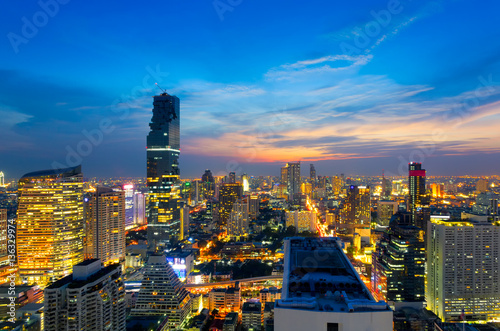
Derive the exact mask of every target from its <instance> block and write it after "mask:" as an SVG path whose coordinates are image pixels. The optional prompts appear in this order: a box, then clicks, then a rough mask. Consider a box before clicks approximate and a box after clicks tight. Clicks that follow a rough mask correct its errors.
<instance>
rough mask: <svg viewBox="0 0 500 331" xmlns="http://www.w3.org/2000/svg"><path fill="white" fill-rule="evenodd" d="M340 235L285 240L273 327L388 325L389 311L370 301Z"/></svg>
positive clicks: (375, 328) (371, 328)
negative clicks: (280, 289)
mask: <svg viewBox="0 0 500 331" xmlns="http://www.w3.org/2000/svg"><path fill="white" fill-rule="evenodd" d="M341 246H342V242H341V240H340V238H288V239H285V243H284V248H285V256H284V259H285V264H284V273H283V288H282V294H281V299H280V300H276V303H275V307H274V330H276V331H285V330H287V331H288V330H327V331H329V330H342V331H351V330H352V331H359V330H366V331H379V330H392V310H391V309H390V308H389V306H388V305H387V304H386V303H385V302H382V301H380V302H377V301H375V300H374V298H373V297H372V295H371V294H370V291H369V290H368V289H367V288H366V286H365V284H364V283H363V281H362V280H361V279H360V277H359V275H358V273H357V271H356V270H355V269H354V267H353V266H352V265H351V263H350V262H349V259H348V258H347V256H346V255H345V254H344V252H343V251H342V248H341Z"/></svg>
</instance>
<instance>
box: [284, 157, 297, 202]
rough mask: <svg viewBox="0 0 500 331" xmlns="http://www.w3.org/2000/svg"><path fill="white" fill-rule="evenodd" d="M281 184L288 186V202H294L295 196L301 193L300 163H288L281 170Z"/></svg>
mask: <svg viewBox="0 0 500 331" xmlns="http://www.w3.org/2000/svg"><path fill="white" fill-rule="evenodd" d="M281 184H285V185H286V190H287V195H288V200H290V201H291V200H293V195H294V194H296V193H300V162H288V163H287V164H286V166H284V167H283V168H281Z"/></svg>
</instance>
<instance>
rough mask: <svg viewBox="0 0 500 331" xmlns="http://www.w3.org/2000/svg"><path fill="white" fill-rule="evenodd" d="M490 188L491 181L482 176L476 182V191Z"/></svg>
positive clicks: (479, 191) (482, 191)
mask: <svg viewBox="0 0 500 331" xmlns="http://www.w3.org/2000/svg"><path fill="white" fill-rule="evenodd" d="M488 190H489V183H488V180H487V179H484V178H481V179H479V180H478V181H477V182H476V192H477V193H478V194H479V193H484V192H486V191H488Z"/></svg>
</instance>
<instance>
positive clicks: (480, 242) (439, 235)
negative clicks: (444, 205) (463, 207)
mask: <svg viewBox="0 0 500 331" xmlns="http://www.w3.org/2000/svg"><path fill="white" fill-rule="evenodd" d="M427 225H428V228H427V250H426V251H427V283H426V296H425V299H426V301H427V309H429V310H430V311H432V312H433V313H434V314H436V315H437V316H439V317H440V318H441V319H442V320H443V321H446V322H448V321H460V320H461V315H462V311H464V313H465V316H466V319H467V320H468V321H473V320H474V321H483V322H486V321H498V319H499V318H500V272H499V270H500V258H499V255H500V254H499V252H500V226H498V224H497V223H496V222H491V221H484V222H480V221H472V220H467V219H462V220H460V219H458V220H453V219H450V217H449V216H432V218H431V221H430V222H428V223H427Z"/></svg>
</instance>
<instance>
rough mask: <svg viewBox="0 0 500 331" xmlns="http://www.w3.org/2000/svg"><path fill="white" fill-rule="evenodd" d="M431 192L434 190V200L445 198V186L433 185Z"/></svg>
mask: <svg viewBox="0 0 500 331" xmlns="http://www.w3.org/2000/svg"><path fill="white" fill-rule="evenodd" d="M431 190H432V197H433V198H443V197H444V184H438V183H432V184H431Z"/></svg>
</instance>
